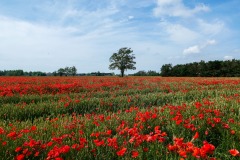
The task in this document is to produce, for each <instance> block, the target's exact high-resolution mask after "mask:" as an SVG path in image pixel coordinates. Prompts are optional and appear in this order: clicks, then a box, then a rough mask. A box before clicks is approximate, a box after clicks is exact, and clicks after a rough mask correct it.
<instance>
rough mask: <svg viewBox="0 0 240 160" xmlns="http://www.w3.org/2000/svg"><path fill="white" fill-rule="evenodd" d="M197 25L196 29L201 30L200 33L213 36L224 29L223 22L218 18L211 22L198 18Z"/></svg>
mask: <svg viewBox="0 0 240 160" xmlns="http://www.w3.org/2000/svg"><path fill="white" fill-rule="evenodd" d="M197 26H198V29H199V30H200V31H201V33H203V34H205V35H208V36H210V35H211V36H214V35H217V34H220V33H222V32H223V31H225V30H226V28H225V24H224V22H222V21H220V20H214V21H213V22H206V21H204V20H202V19H198V20H197Z"/></svg>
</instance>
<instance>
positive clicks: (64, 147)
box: [0, 77, 240, 160]
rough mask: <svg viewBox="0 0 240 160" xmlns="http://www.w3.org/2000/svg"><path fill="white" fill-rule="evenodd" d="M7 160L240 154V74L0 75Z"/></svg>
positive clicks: (2, 153) (1, 136)
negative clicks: (204, 75) (211, 76)
mask: <svg viewBox="0 0 240 160" xmlns="http://www.w3.org/2000/svg"><path fill="white" fill-rule="evenodd" d="M0 158H1V159H4V160H12V159H16V160H28V159H30V160H31V159H34V160H73V159H74V160H82V159H95V160H103V159H109V160H113V159H119V160H120V159H124V160H125V159H138V160H142V159H146V160H153V159H156V160H159V159H173V160H177V159H179V160H185V159H186V160H188V159H204V160H205V159H206V160H219V159H222V160H228V159H229V160H237V159H240V78H179V77H178V78H173V77H124V78H120V77H0Z"/></svg>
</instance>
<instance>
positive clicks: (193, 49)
mask: <svg viewBox="0 0 240 160" xmlns="http://www.w3.org/2000/svg"><path fill="white" fill-rule="evenodd" d="M200 50H201V49H200V47H199V46H198V45H195V46H191V47H188V48H187V49H184V50H183V54H184V55H188V54H194V53H199V52H200Z"/></svg>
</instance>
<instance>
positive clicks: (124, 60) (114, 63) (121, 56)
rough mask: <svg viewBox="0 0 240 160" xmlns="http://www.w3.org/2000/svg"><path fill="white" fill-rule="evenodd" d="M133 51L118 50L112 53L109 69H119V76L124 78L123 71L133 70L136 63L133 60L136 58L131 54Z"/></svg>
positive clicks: (129, 49)
mask: <svg viewBox="0 0 240 160" xmlns="http://www.w3.org/2000/svg"><path fill="white" fill-rule="evenodd" d="M132 52H133V50H131V48H127V47H124V48H120V49H119V50H118V52H117V53H113V55H112V56H111V57H110V59H109V61H110V63H111V64H110V65H109V69H111V70H113V69H119V70H120V71H121V76H122V77H123V76H124V71H125V70H127V69H132V70H135V69H136V67H135V64H136V62H135V61H134V59H135V58H136V57H135V56H134V54H132Z"/></svg>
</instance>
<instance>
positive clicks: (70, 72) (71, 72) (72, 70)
mask: <svg viewBox="0 0 240 160" xmlns="http://www.w3.org/2000/svg"><path fill="white" fill-rule="evenodd" d="M76 74H77V68H76V67H75V66H72V67H65V68H59V69H58V71H57V72H54V76H55V75H59V76H76Z"/></svg>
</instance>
